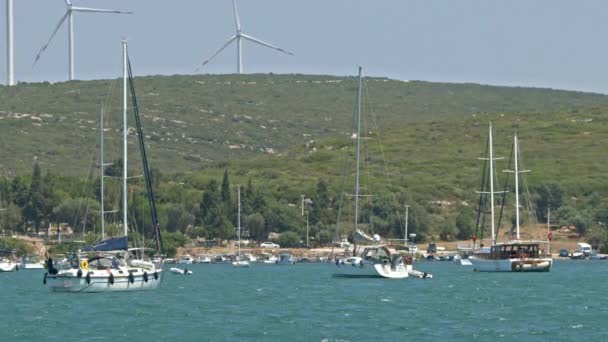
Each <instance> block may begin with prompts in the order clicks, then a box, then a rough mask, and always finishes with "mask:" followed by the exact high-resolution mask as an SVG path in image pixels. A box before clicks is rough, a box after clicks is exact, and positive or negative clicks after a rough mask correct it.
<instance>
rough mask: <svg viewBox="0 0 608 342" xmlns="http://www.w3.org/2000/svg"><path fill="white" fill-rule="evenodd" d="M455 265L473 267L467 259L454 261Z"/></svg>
mask: <svg viewBox="0 0 608 342" xmlns="http://www.w3.org/2000/svg"><path fill="white" fill-rule="evenodd" d="M456 263H458V265H460V266H473V264H472V263H471V260H469V259H468V258H467V259H456Z"/></svg>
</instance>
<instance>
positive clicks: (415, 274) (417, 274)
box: [409, 270, 433, 279]
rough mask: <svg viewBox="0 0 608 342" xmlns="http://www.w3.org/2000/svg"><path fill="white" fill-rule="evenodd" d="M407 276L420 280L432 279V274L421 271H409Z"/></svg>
mask: <svg viewBox="0 0 608 342" xmlns="http://www.w3.org/2000/svg"><path fill="white" fill-rule="evenodd" d="M409 275H410V277H414V278H420V279H425V278H433V275H432V274H430V273H426V272H422V271H418V270H411V271H409Z"/></svg>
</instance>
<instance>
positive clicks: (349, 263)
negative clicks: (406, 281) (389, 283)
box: [334, 257, 412, 279]
mask: <svg viewBox="0 0 608 342" xmlns="http://www.w3.org/2000/svg"><path fill="white" fill-rule="evenodd" d="M411 271H412V265H404V264H400V265H396V266H394V267H393V266H391V265H390V264H388V263H387V264H380V263H374V262H370V261H368V260H364V259H362V258H360V257H351V258H347V259H340V260H337V261H336V263H335V265H334V276H335V277H346V278H390V279H401V278H407V277H409V273H410V272H411Z"/></svg>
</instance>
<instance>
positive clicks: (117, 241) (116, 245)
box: [82, 236, 129, 252]
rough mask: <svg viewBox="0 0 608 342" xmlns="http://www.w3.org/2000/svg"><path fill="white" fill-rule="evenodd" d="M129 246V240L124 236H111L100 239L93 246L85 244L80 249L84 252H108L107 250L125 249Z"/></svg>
mask: <svg viewBox="0 0 608 342" xmlns="http://www.w3.org/2000/svg"><path fill="white" fill-rule="evenodd" d="M128 248H129V242H128V239H127V237H126V236H121V237H111V238H109V239H105V240H102V241H100V242H99V243H98V244H96V245H94V246H86V247H84V248H83V249H82V251H84V252H109V251H126V250H127V249H128Z"/></svg>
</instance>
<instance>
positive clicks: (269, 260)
mask: <svg viewBox="0 0 608 342" xmlns="http://www.w3.org/2000/svg"><path fill="white" fill-rule="evenodd" d="M277 260H279V259H277V257H276V256H274V255H272V254H268V253H265V254H264V259H262V263H264V264H276V263H277Z"/></svg>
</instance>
